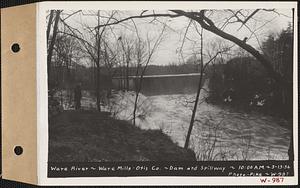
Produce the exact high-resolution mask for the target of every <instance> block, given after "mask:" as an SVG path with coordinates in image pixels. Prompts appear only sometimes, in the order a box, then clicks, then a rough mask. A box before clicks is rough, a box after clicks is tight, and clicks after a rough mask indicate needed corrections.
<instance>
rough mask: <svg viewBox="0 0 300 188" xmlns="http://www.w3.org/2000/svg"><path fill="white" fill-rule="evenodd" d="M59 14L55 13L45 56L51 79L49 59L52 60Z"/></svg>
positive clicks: (58, 12) (58, 11)
mask: <svg viewBox="0 0 300 188" xmlns="http://www.w3.org/2000/svg"><path fill="white" fill-rule="evenodd" d="M60 13H61V11H60V10H57V11H56V17H55V22H54V27H53V34H52V39H51V41H50V45H49V48H48V55H47V72H48V78H51V76H50V74H51V59H52V54H53V49H54V44H55V40H56V35H57V28H58V21H59V15H60Z"/></svg>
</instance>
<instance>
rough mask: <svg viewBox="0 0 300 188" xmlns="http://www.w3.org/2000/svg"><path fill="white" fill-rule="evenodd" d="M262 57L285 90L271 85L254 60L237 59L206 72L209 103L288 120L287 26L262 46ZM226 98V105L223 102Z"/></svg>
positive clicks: (290, 108) (290, 45)
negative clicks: (268, 63)
mask: <svg viewBox="0 0 300 188" xmlns="http://www.w3.org/2000/svg"><path fill="white" fill-rule="evenodd" d="M262 50H263V53H264V55H265V56H266V57H267V58H268V59H269V60H270V62H272V66H273V67H274V70H275V71H276V72H277V73H279V74H280V75H281V76H282V77H283V78H284V79H285V80H286V83H287V84H286V85H285V87H280V85H279V84H278V83H277V82H275V81H274V80H273V79H272V77H270V75H269V74H267V70H266V69H265V68H264V67H263V66H262V65H261V63H260V62H258V61H257V60H256V59H255V58H253V57H251V56H249V55H247V54H246V55H241V56H237V57H234V58H232V59H230V60H229V61H227V63H225V64H224V63H222V62H219V63H217V64H213V65H211V66H210V69H209V71H208V72H209V78H210V82H209V83H210V84H209V88H210V96H209V101H210V102H213V103H226V104H230V105H234V106H237V105H238V106H240V107H243V108H245V109H251V108H252V109H253V108H256V109H257V110H262V111H264V112H267V113H273V114H274V113H276V115H279V116H283V117H286V118H287V117H288V118H291V117H292V115H293V113H292V112H293V31H292V28H291V27H290V26H289V27H288V28H287V29H285V30H283V31H282V32H281V33H280V34H278V35H269V36H268V38H267V39H266V40H265V41H263V42H262ZM229 96H230V99H231V100H230V101H227V100H226V99H227V98H228V97H229Z"/></svg>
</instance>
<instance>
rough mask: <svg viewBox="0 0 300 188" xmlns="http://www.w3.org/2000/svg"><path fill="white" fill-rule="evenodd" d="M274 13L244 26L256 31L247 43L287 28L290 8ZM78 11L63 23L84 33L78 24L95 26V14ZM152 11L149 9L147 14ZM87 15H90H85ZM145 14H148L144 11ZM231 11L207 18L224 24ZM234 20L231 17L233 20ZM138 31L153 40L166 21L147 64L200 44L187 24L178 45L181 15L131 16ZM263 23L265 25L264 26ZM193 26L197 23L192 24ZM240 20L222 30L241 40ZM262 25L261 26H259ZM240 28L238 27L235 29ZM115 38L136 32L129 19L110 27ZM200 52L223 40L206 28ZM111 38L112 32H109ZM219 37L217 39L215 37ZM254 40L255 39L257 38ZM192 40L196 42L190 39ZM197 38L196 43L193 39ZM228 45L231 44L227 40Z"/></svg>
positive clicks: (127, 13)
mask: <svg viewBox="0 0 300 188" xmlns="http://www.w3.org/2000/svg"><path fill="white" fill-rule="evenodd" d="M253 11H254V10H245V11H244V13H245V14H246V13H248V14H251V12H253ZM276 11H277V13H274V12H266V11H259V12H258V13H257V14H256V15H255V16H254V17H253V18H254V19H251V20H250V21H249V22H247V25H248V26H249V28H251V29H252V30H257V31H256V32H255V33H256V36H254V35H252V37H251V38H250V39H249V40H248V43H249V44H251V45H253V46H255V47H256V48H259V43H258V41H260V42H262V41H263V40H264V39H265V38H266V37H267V36H268V35H269V34H271V33H274V34H276V33H279V32H280V31H281V30H282V29H285V28H287V26H288V23H289V22H291V21H292V10H288V9H280V10H276ZM71 12H74V10H64V11H63V14H62V17H63V18H65V17H66V16H67V14H69V13H71ZM83 13H84V15H83V14H82V13H79V14H76V15H74V16H71V17H70V18H68V19H67V20H66V22H67V23H68V24H69V25H71V26H72V27H74V28H77V29H79V30H80V31H81V32H83V33H87V32H86V31H84V30H83V29H82V25H84V26H90V27H94V26H96V25H97V20H96V17H95V16H91V15H92V14H95V13H96V11H87V10H85V11H83ZM100 13H101V15H108V14H110V13H111V12H110V11H101V12H100ZM140 13H141V11H120V12H118V13H117V15H116V17H117V18H118V19H122V18H125V17H128V16H131V15H139V14H140ZM151 13H152V11H149V14H151ZM156 13H171V12H168V11H156ZM88 14H91V15H88ZM145 14H148V13H147V12H146V13H145ZM230 14H231V13H228V12H227V13H224V11H220V10H218V11H215V12H214V14H213V15H211V19H212V20H214V21H215V23H216V25H217V26H220V27H221V25H222V23H224V18H226V17H228V16H230ZM233 20H234V19H233ZM134 21H135V23H136V25H137V28H138V31H139V34H140V35H141V36H142V37H143V38H144V39H145V38H146V36H147V35H148V36H150V38H153V39H155V38H156V37H157V36H158V34H159V33H160V31H161V29H162V25H163V24H162V23H166V24H167V26H168V27H167V30H166V31H165V34H164V40H163V42H162V43H161V44H160V46H159V49H158V50H157V51H156V52H155V55H154V58H153V60H152V63H151V64H160V65H166V64H169V63H171V62H175V63H176V62H178V61H182V58H184V59H185V60H186V59H187V58H189V57H190V56H192V54H193V53H195V52H196V53H197V51H199V50H197V49H199V45H200V42H199V41H200V40H199V39H200V36H199V35H198V33H197V32H196V30H195V27H194V24H191V26H190V27H189V30H188V32H187V35H186V40H185V43H184V45H182V41H183V37H184V33H185V31H186V28H187V26H188V24H189V20H188V19H187V18H185V17H178V18H168V17H164V18H157V20H154V21H153V18H147V19H134ZM102 22H106V19H105V18H103V19H102ZM265 24H266V25H265ZM196 25H197V24H196ZM198 26H199V24H198ZM240 26H241V24H240V23H232V24H229V25H228V26H227V27H226V28H225V31H226V32H228V33H230V34H233V35H234V36H236V37H238V38H240V39H243V38H244V37H249V36H250V35H251V32H250V31H249V29H247V28H246V27H242V28H240ZM262 26H263V27H262ZM239 28H240V29H239ZM112 29H113V31H114V34H115V37H118V36H122V35H127V36H131V37H134V36H136V33H135V32H134V26H133V22H132V21H131V20H129V21H127V22H124V23H122V24H121V25H115V26H113V27H112ZM198 29H200V27H198ZM203 35H204V51H205V52H206V51H209V50H211V49H210V48H211V47H210V45H209V44H210V43H213V42H214V41H224V40H220V38H219V37H217V36H216V35H214V34H212V33H210V32H209V31H205V30H204V33H203ZM111 37H112V35H111ZM218 38H219V39H218ZM257 39H258V40H257ZM111 40H112V41H113V42H116V38H112V39H111ZM194 41H196V42H194ZM197 41H198V42H197ZM229 44H231V43H229ZM181 47H182V54H183V55H181V53H179V49H181Z"/></svg>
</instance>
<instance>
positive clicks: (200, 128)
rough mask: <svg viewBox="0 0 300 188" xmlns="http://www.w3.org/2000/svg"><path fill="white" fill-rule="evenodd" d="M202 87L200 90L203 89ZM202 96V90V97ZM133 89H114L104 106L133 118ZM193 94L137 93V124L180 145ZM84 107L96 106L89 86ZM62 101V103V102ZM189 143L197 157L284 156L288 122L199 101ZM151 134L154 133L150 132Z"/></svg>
mask: <svg viewBox="0 0 300 188" xmlns="http://www.w3.org/2000/svg"><path fill="white" fill-rule="evenodd" d="M203 91H204V90H203ZM204 97H205V96H204V95H203V94H202V95H201V97H200V101H202V99H203V98H204ZM134 98H135V93H134V92H118V93H116V94H114V98H113V99H112V100H111V101H109V103H107V104H106V106H103V107H102V109H103V110H106V111H110V112H112V115H113V116H114V117H116V118H119V119H123V120H131V119H132V112H133V105H134ZM194 99H195V94H177V95H156V96H148V97H146V96H144V95H142V94H141V95H140V97H139V102H138V110H137V119H136V122H137V123H136V124H137V126H139V127H140V128H142V129H161V130H162V131H163V132H164V133H166V134H167V135H169V136H170V138H171V139H172V140H173V141H174V142H175V143H177V144H178V145H179V146H182V147H183V145H184V143H185V139H186V134H187V130H188V127H189V122H190V118H191V115H192V107H193V103H191V102H192V101H193V100H194ZM82 105H83V107H84V108H95V100H94V98H93V97H92V95H90V94H89V92H84V93H83V99H82ZM65 106H66V105H65ZM195 119H196V122H195V124H194V127H193V130H192V136H191V140H190V144H189V147H190V148H191V149H193V150H194V151H195V153H196V155H197V159H198V160H285V159H288V155H287V151H288V147H289V140H290V131H289V130H288V129H287V128H285V127H287V126H288V122H287V121H285V120H282V119H279V118H275V117H271V116H266V115H261V114H258V113H242V112H233V111H232V110H228V109H223V108H220V107H218V106H215V105H211V104H208V103H206V102H204V101H203V102H201V103H199V105H198V110H197V114H196V118H195ZM153 139H155V138H153Z"/></svg>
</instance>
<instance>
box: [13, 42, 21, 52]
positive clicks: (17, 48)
mask: <svg viewBox="0 0 300 188" xmlns="http://www.w3.org/2000/svg"><path fill="white" fill-rule="evenodd" d="M20 49H21V48H20V45H19V44H18V43H14V44H13V45H12V46H11V50H12V51H13V52H14V53H17V52H19V51H20Z"/></svg>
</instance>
